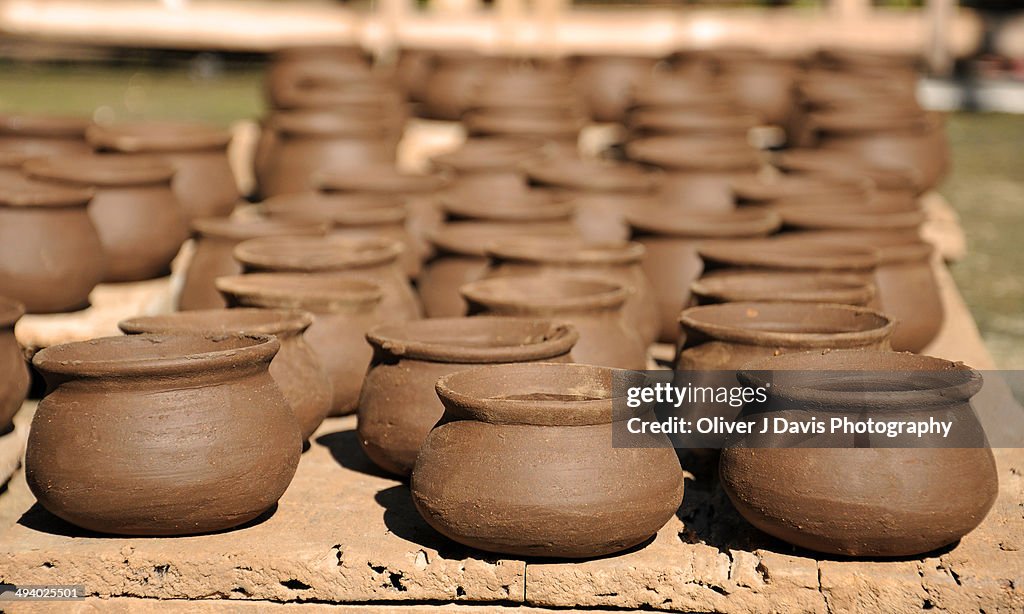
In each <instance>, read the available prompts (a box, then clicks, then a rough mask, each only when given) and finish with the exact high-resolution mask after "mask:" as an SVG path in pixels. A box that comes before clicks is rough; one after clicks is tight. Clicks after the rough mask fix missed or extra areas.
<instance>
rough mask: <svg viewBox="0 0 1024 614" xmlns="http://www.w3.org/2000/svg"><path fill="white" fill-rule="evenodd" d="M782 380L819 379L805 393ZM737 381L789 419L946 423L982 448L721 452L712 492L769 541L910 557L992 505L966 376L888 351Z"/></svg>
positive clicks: (820, 357) (974, 384) (989, 473)
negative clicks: (719, 492)
mask: <svg viewBox="0 0 1024 614" xmlns="http://www.w3.org/2000/svg"><path fill="white" fill-rule="evenodd" d="M786 371H802V372H807V371H815V372H821V373H820V374H819V375H818V376H816V377H815V378H814V380H813V384H815V385H811V384H812V382H810V381H808V378H801V377H799V375H797V376H795V377H792V378H785V377H783V375H784V373H785V372H786ZM858 372H863V373H864V375H863V376H860V377H858V376H857V373H858ZM895 373H899V374H900V375H899V377H898V379H897V380H896V381H895V382H892V381H891V380H892V379H895V378H893V377H892V376H893V374H895ZM880 374H884V375H883V376H882V377H880ZM739 378H740V381H741V382H742V383H743V384H744V385H746V386H755V387H756V386H764V385H765V384H766V383H767V382H768V381H771V382H772V385H771V386H770V387H769V388H768V391H769V392H768V396H769V402H770V403H775V404H785V406H786V407H791V408H793V411H794V412H796V413H802V411H805V409H806V410H810V411H812V412H819V413H820V412H822V411H825V412H828V413H829V414H832V415H851V416H853V415H856V416H863V415H864V413H865V412H873V413H874V414H875V415H879V414H884V416H885V419H887V420H913V421H917V420H922V419H923V420H926V421H927V420H928V419H937V420H952V421H954V422H955V424H956V426H955V427H954V428H955V429H956V430H957V431H958V434H963V433H965V432H975V433H977V434H978V435H979V440H980V442H981V444H980V445H973V446H967V445H965V446H963V447H949V444H948V443H947V444H942V443H937V444H935V445H927V444H925V445H922V444H918V446H915V447H864V445H863V443H861V444H860V445H858V444H857V443H856V442H855V441H854V438H855V437H863V436H857V435H848V436H846V438H845V439H846V440H845V441H836V439H837V438H836V436H833V435H810V436H804V437H803V438H802V439H803V440H802V441H801V442H800V446H799V447H784V446H780V445H779V444H778V443H776V444H774V445H765V444H760V443H759V442H758V441H757V439H758V438H759V436H754V437H747V438H745V439H748V440H752V441H746V442H737V445H730V446H728V447H726V448H725V449H724V450H722V455H721V461H720V464H719V467H720V473H721V480H722V488H723V489H724V490H725V492H726V494H728V495H729V499H730V500H731V501H732V503H733V505H734V506H735V507H736V509H737V511H739V513H740V514H742V515H743V517H744V518H746V519H747V520H748V521H749V522H750V523H751V524H753V525H754V526H755V527H757V528H758V529H760V530H762V531H764V532H765V533H768V534H769V535H773V536H775V537H777V538H779V539H782V540H784V541H787V542H789V543H791V544H794V545H796V546H799V547H802V548H808V549H811V550H816V551H818V552H826V553H829V554H834V555H844V556H864V557H896V556H901V557H906V556H918V555H920V554H922V553H925V552H931V551H933V550H935V549H937V548H941V547H942V546H946V545H948V544H951V543H954V542H956V540H958V539H960V538H961V537H963V536H964V535H966V534H968V533H970V532H971V531H972V530H974V528H975V527H977V526H978V525H979V524H980V523H981V521H982V520H983V519H984V518H985V515H986V514H987V513H988V511H989V510H990V509H991V508H992V505H993V504H994V503H995V500H996V497H997V495H998V492H999V479H998V475H997V470H996V464H995V459H994V458H993V455H992V451H991V449H989V447H987V445H985V443H984V441H985V437H984V431H983V430H982V428H981V425H980V424H979V423H978V418H977V416H976V415H975V413H974V410H973V409H972V408H971V406H970V399H971V397H972V396H974V395H975V394H976V393H977V392H978V390H979V389H980V388H981V385H982V381H981V376H980V374H978V373H977V372H976V371H973V370H972V369H970V368H969V367H965V366H964V365H962V364H960V363H952V362H948V361H945V360H940V359H938V358H931V357H928V356H915V355H913V354H901V353H895V352H872V351H855V350H850V351H836V352H827V353H823V352H806V353H800V354H789V355H786V356H777V357H774V358H768V359H765V360H761V361H757V362H756V363H753V364H749V365H747V366H746V367H745V368H744V371H743V372H741V373H740V374H739ZM789 380H791V381H789ZM830 380H834V381H830ZM756 411H758V409H757V408H755V407H749V408H745V409H744V413H745V414H746V415H745V416H744V419H758V418H759V416H757V415H755V414H753V413H751V412H756ZM872 439H873V438H872ZM883 445H884V444H883ZM867 476H870V478H868V477H867ZM880 518H884V519H885V522H879V519H880Z"/></svg>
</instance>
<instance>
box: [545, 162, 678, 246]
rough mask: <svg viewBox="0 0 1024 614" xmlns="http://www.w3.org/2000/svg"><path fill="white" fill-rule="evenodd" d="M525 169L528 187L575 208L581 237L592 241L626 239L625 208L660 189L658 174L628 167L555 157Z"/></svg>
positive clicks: (627, 229) (627, 233) (628, 165)
mask: <svg viewBox="0 0 1024 614" xmlns="http://www.w3.org/2000/svg"><path fill="white" fill-rule="evenodd" d="M525 169H526V174H527V177H528V178H529V180H530V183H531V184H533V185H534V186H536V187H539V188H541V189H543V190H545V191H547V192H550V193H551V194H552V195H553V196H556V197H558V198H561V199H563V200H566V201H568V202H569V203H571V204H572V205H573V206H574V207H575V208H576V226H577V227H578V228H579V231H580V235H581V236H582V237H583V238H584V239H588V240H591V241H623V240H625V239H627V238H628V237H629V228H628V226H627V225H626V222H625V218H624V215H625V213H626V208H627V207H626V205H628V204H630V203H635V202H636V199H637V198H643V197H650V196H652V195H653V194H654V193H655V191H656V190H657V189H658V187H659V183H658V179H659V177H658V174H657V173H652V172H649V171H646V170H644V169H642V168H641V167H638V166H633V165H631V164H623V163H616V164H612V163H605V162H596V161H587V160H581V159H579V158H561V157H557V158H550V159H546V160H544V161H542V162H541V161H538V162H535V163H532V164H528V165H526V166H525Z"/></svg>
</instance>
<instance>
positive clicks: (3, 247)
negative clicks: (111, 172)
mask: <svg viewBox="0 0 1024 614" xmlns="http://www.w3.org/2000/svg"><path fill="white" fill-rule="evenodd" d="M91 197H92V192H91V191H90V190H83V189H79V188H71V187H66V186H62V185H56V184H51V183H40V182H35V181H30V180H28V179H25V178H22V177H9V178H6V179H4V180H3V181H0V295H3V296H7V297H10V298H12V299H14V300H17V301H19V302H21V303H22V304H23V305H24V306H25V310H26V311H27V312H28V313H57V312H62V311H75V310H77V309H82V308H84V307H86V306H88V304H89V293H90V292H92V289H93V287H95V286H96V284H98V283H99V282H100V281H102V280H103V268H104V267H103V247H102V245H101V244H100V238H99V235H98V234H97V233H96V227H95V226H94V225H93V223H92V220H91V219H90V218H89V212H88V209H87V206H88V204H89V200H90V198H91Z"/></svg>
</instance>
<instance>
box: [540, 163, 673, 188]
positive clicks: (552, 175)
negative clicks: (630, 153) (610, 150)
mask: <svg viewBox="0 0 1024 614" xmlns="http://www.w3.org/2000/svg"><path fill="white" fill-rule="evenodd" d="M520 168H521V169H522V170H523V172H525V173H526V177H527V179H528V180H529V181H530V182H531V183H533V184H537V185H542V186H548V187H554V188H563V189H569V190H574V191H577V190H578V191H581V192H598V193H603V192H616V193H619V192H626V193H637V192H638V193H643V194H648V193H651V192H653V191H654V190H655V189H656V188H657V187H658V185H659V181H658V173H657V172H656V171H652V170H649V169H644V167H642V166H639V165H634V164H630V163H628V162H617V163H607V162H598V161H588V160H583V159H578V158H567V157H556V158H548V159H544V160H538V161H531V162H524V163H523V164H521V165H520Z"/></svg>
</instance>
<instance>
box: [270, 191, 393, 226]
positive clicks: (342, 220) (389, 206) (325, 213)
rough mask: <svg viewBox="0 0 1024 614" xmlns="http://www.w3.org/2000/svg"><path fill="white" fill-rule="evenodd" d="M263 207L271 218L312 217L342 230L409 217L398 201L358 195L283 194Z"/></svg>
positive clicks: (351, 193)
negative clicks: (343, 228) (348, 227)
mask: <svg viewBox="0 0 1024 614" xmlns="http://www.w3.org/2000/svg"><path fill="white" fill-rule="evenodd" d="M262 207H263V211H264V212H265V213H266V214H267V216H268V217H269V218H270V219H279V220H285V219H289V218H309V219H317V220H321V221H322V222H323V223H326V224H328V225H330V226H339V227H347V226H383V225H393V224H401V223H403V222H404V221H405V219H406V217H408V213H407V211H406V209H405V206H404V205H403V204H402V202H401V201H400V200H398V199H395V198H392V197H389V196H378V195H375V194H360V193H357V192H348V193H346V192H342V193H335V194H321V193H318V192H302V193H297V194H280V195H278V196H272V197H270V198H268V199H266V200H264V201H263V203H262Z"/></svg>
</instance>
